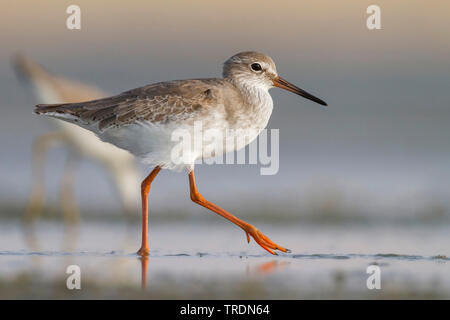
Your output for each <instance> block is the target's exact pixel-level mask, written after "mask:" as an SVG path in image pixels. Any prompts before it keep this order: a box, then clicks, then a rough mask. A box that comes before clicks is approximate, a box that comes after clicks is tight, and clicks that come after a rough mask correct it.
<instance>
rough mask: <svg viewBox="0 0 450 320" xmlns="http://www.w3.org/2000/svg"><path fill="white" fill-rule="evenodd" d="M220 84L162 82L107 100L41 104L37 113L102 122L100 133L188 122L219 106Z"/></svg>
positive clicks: (189, 81) (200, 81) (186, 81)
mask: <svg viewBox="0 0 450 320" xmlns="http://www.w3.org/2000/svg"><path fill="white" fill-rule="evenodd" d="M220 83H221V80H216V79H205V80H179V81H170V82H161V83H156V84H153V85H149V86H145V87H141V88H137V89H133V90H130V91H126V92H124V93H121V94H119V95H116V96H112V97H109V98H104V99H98V100H92V101H87V102H79V103H68V104H56V105H38V106H36V109H35V112H36V113H37V114H49V115H51V116H54V117H57V118H61V119H66V120H67V119H70V118H71V119H79V120H81V121H83V122H85V123H89V124H91V123H98V125H99V129H100V130H105V129H107V128H110V127H114V126H122V125H126V124H130V123H134V122H139V121H149V122H152V123H168V122H171V121H179V120H183V119H186V118H187V117H191V116H192V113H194V112H201V110H202V109H204V108H207V107H210V106H211V105H215V104H214V101H215V100H216V99H217V95H216V94H215V92H216V91H217V87H218V85H219V86H220ZM58 115H60V116H58ZM75 122H76V121H75Z"/></svg>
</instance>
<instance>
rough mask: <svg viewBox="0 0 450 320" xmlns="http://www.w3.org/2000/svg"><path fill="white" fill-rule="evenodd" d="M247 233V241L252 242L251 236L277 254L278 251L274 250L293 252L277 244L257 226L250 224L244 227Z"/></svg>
mask: <svg viewBox="0 0 450 320" xmlns="http://www.w3.org/2000/svg"><path fill="white" fill-rule="evenodd" d="M244 231H245V234H246V235H247V242H249V243H250V236H252V237H253V239H255V241H256V243H258V244H259V245H260V246H261V247H262V248H263V249H265V250H267V251H268V252H270V253H271V254H273V255H277V253H276V252H275V251H273V250H280V251H282V252H291V250H289V249H286V248H283V247H282V246H279V245H277V244H276V243H274V242H273V241H272V240H270V239H269V238H268V237H267V236H266V235H264V234H263V233H262V232H261V231H259V230H258V229H257V228H255V227H254V226H252V225H248V226H247V227H245V228H244Z"/></svg>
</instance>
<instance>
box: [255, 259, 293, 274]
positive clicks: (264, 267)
mask: <svg viewBox="0 0 450 320" xmlns="http://www.w3.org/2000/svg"><path fill="white" fill-rule="evenodd" d="M289 264H290V262H288V261H278V260H271V261H267V262H263V263H260V264H258V265H257V266H256V267H255V268H253V269H252V268H249V267H248V268H247V273H250V274H258V275H268V274H271V273H274V272H278V271H280V270H282V269H284V268H286V267H287V266H288V265H289Z"/></svg>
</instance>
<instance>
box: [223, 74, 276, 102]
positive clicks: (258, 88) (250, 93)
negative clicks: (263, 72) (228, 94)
mask: <svg viewBox="0 0 450 320" xmlns="http://www.w3.org/2000/svg"><path fill="white" fill-rule="evenodd" d="M229 81H231V82H232V83H233V85H234V86H235V87H236V88H237V89H238V90H239V91H240V93H241V95H242V98H243V100H244V102H245V103H246V104H247V105H248V107H249V108H251V109H254V108H257V109H259V108H270V109H272V106H273V101H272V97H271V96H270V94H269V88H267V87H265V86H263V85H258V84H255V83H253V82H247V81H239V80H237V79H230V80H229Z"/></svg>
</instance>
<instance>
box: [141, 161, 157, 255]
mask: <svg viewBox="0 0 450 320" xmlns="http://www.w3.org/2000/svg"><path fill="white" fill-rule="evenodd" d="M160 171H161V167H159V166H157V167H155V169H153V171H152V172H150V174H149V175H148V176H147V178H145V179H144V181H142V183H141V197H142V245H141V248H140V249H139V251H138V252H137V254H138V255H140V256H148V255H149V253H150V250H149V247H148V193H149V191H150V185H151V184H152V181H153V179H155V177H156V175H157V174H158V173H159V172H160Z"/></svg>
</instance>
